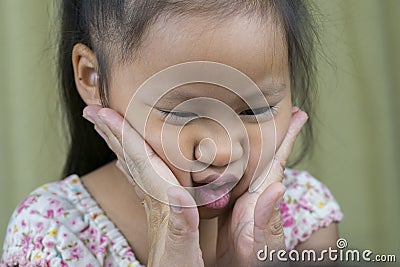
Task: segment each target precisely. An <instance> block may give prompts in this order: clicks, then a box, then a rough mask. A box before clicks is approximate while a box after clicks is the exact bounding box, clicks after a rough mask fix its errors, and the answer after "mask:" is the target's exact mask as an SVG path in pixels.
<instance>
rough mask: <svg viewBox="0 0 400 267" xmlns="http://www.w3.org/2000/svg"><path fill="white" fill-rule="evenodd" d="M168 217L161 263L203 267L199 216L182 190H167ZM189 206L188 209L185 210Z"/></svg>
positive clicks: (175, 188) (190, 199) (188, 196)
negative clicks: (168, 202)
mask: <svg viewBox="0 0 400 267" xmlns="http://www.w3.org/2000/svg"><path fill="white" fill-rule="evenodd" d="M168 198H169V201H170V211H171V212H170V215H169V221H168V231H167V238H166V243H165V252H164V258H163V259H162V261H163V262H168V263H171V264H176V263H177V262H179V264H180V265H181V266H201V265H203V260H202V255H201V250H200V239H199V230H198V229H199V214H198V210H197V208H196V207H193V206H195V205H196V203H195V201H194V199H193V198H192V196H191V195H190V194H189V193H188V192H187V191H186V190H184V189H182V188H179V187H172V188H170V189H169V190H168ZM188 206H189V208H187V207H188Z"/></svg>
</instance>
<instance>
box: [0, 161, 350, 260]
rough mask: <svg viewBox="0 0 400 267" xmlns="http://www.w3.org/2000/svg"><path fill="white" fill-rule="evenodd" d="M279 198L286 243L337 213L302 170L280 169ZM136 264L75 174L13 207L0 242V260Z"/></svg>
mask: <svg viewBox="0 0 400 267" xmlns="http://www.w3.org/2000/svg"><path fill="white" fill-rule="evenodd" d="M284 184H285V185H286V187H287V191H286V193H285V196H284V199H283V201H282V203H281V214H282V220H283V226H284V233H285V241H286V247H287V249H288V250H289V249H293V248H294V247H295V246H296V245H297V244H298V243H299V242H303V241H305V240H307V239H308V238H309V237H310V236H311V234H312V233H313V232H314V231H315V230H317V229H318V228H320V227H325V226H327V225H329V224H330V223H332V222H335V221H340V220H342V218H343V214H342V213H341V211H340V208H339V205H338V204H337V202H336V200H335V199H334V198H333V196H332V195H331V193H330V192H329V190H328V189H327V188H326V187H325V186H324V185H323V184H322V183H321V182H319V181H318V180H316V179H315V178H314V177H312V176H311V175H310V174H308V173H307V172H304V171H303V172H298V171H295V170H291V169H286V171H285V179H284ZM14 265H19V266H85V267H95V266H110V267H111V266H129V267H132V266H142V265H141V264H140V263H139V262H138V261H137V260H136V258H135V254H134V252H133V251H132V249H131V248H130V246H129V245H128V242H127V240H126V239H125V238H124V236H123V235H122V234H121V233H120V231H119V230H118V229H117V228H116V226H115V225H114V224H113V223H112V222H111V220H110V219H109V218H107V217H106V215H105V213H104V211H103V210H102V209H101V208H100V207H99V205H98V204H97V203H96V201H95V200H94V199H93V198H92V197H91V195H90V194H89V192H88V191H86V189H85V188H84V186H83V184H82V183H81V182H80V179H79V177H78V176H77V175H76V174H73V175H70V176H68V177H67V178H65V179H64V180H62V181H57V182H53V183H49V184H45V185H43V186H41V187H39V188H38V189H36V190H35V191H33V192H32V193H31V194H30V195H29V196H28V197H27V198H26V199H25V200H24V201H22V202H21V204H20V205H19V206H18V207H17V208H16V209H15V211H14V213H13V215H12V216H11V218H10V221H9V224H8V227H7V235H6V238H5V241H4V244H3V256H2V259H1V262H0V267H5V266H14Z"/></svg>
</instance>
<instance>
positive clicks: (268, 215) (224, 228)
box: [217, 107, 308, 266]
mask: <svg viewBox="0 0 400 267" xmlns="http://www.w3.org/2000/svg"><path fill="white" fill-rule="evenodd" d="M307 119H308V116H307V114H306V113H305V112H303V111H301V110H299V108H297V107H294V108H293V109H292V119H291V122H290V126H289V129H288V131H287V133H286V136H285V137H284V140H283V141H282V143H281V145H280V146H279V149H278V150H277V152H276V154H275V156H274V158H273V162H272V166H271V169H270V172H269V173H268V176H267V178H266V179H264V181H263V183H262V184H261V185H259V186H256V188H254V183H253V185H250V188H249V191H250V192H246V193H244V194H243V195H242V196H241V197H240V198H238V199H237V201H236V203H235V205H234V208H233V210H232V212H231V213H229V214H227V215H224V216H221V217H220V218H219V220H218V225H219V226H218V227H219V229H218V242H217V261H218V266H271V265H274V264H282V263H279V262H277V259H274V261H273V262H271V259H269V257H267V259H266V260H267V262H265V261H260V260H259V259H258V258H257V253H259V251H260V250H262V251H264V249H265V246H267V248H268V251H271V250H275V251H279V250H281V249H282V250H286V246H285V239H284V234H283V225H282V219H281V215H280V202H281V199H282V197H283V194H284V192H285V190H286V188H285V186H284V185H283V184H282V179H283V177H284V169H285V165H286V161H287V159H288V157H289V155H290V152H291V150H292V148H293V144H294V142H295V140H296V137H297V135H298V134H299V132H300V130H301V128H302V127H303V125H304V124H305V122H306V121H307ZM263 175H266V174H263ZM257 181H259V179H258V180H256V181H255V182H257ZM260 256H265V255H264V254H262V255H260ZM268 261H269V262H268ZM279 266H280V265H279Z"/></svg>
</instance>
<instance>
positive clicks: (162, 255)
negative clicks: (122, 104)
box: [83, 105, 204, 266]
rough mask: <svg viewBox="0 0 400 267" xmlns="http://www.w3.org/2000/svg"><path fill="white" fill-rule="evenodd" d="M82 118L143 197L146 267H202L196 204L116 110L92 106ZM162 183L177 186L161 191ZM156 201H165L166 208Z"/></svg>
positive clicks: (85, 111) (162, 188)
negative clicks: (90, 124) (92, 128)
mask: <svg viewBox="0 0 400 267" xmlns="http://www.w3.org/2000/svg"><path fill="white" fill-rule="evenodd" d="M83 116H84V117H85V118H86V119H88V120H89V121H91V122H92V123H93V124H94V125H95V126H94V127H95V129H96V130H97V132H98V133H99V134H100V136H102V137H103V139H104V140H105V141H106V142H107V144H108V146H109V147H110V149H111V150H112V151H113V152H114V153H115V154H116V155H117V157H118V163H117V164H116V165H117V167H118V168H119V169H120V170H121V171H122V172H123V173H124V174H125V176H126V177H127V178H128V179H129V181H130V182H131V183H132V184H133V185H134V186H135V190H136V192H137V194H138V196H139V198H141V199H143V202H142V203H143V204H144V207H145V210H146V214H147V222H148V228H149V241H150V252H149V257H148V266H176V264H177V263H179V266H204V262H203V259H202V253H201V250H200V243H199V230H198V226H199V214H198V210H197V207H196V204H195V201H194V199H193V198H192V197H191V195H190V194H189V193H188V192H187V191H186V190H184V189H183V188H181V187H179V186H178V185H179V183H178V181H177V179H176V178H175V176H174V175H173V173H172V172H171V170H170V169H169V168H168V167H167V165H166V164H165V163H164V162H163V161H162V160H161V159H160V158H159V157H158V156H157V155H156V153H155V152H154V151H153V150H152V148H151V147H150V146H149V145H148V144H147V143H146V142H145V140H144V139H143V138H142V137H141V136H140V134H139V133H138V132H137V131H136V130H135V129H133V127H131V125H130V124H129V122H128V121H126V120H125V121H124V118H123V117H122V116H121V115H120V114H119V113H118V112H116V111H114V110H112V109H109V108H101V107H100V106H95V105H91V106H87V107H86V108H85V109H84V111H83ZM122 132H124V143H123V142H122V141H123V140H122ZM123 144H124V145H125V146H124V151H125V155H124V151H123V149H122V145H123ZM160 175H161V176H162V178H161V177H160ZM133 177H134V178H135V179H133ZM161 179H166V180H167V181H168V182H169V183H170V184H175V185H177V186H170V187H169V188H166V187H160V181H161ZM167 184H168V183H167ZM142 189H145V190H146V191H147V192H157V196H151V195H149V194H147V193H145V192H144V191H143V190H142ZM160 199H168V200H169V203H170V205H168V204H166V203H164V202H163V201H160Z"/></svg>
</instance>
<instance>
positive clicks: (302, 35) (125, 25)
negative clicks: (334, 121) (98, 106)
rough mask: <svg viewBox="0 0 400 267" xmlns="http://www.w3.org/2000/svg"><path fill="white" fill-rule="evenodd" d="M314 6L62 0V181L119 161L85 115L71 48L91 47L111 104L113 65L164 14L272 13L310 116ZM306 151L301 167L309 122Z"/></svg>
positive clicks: (298, 99) (257, 0)
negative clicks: (65, 150) (64, 132)
mask: <svg viewBox="0 0 400 267" xmlns="http://www.w3.org/2000/svg"><path fill="white" fill-rule="evenodd" d="M310 11H311V7H310V3H309V2H308V1H307V2H306V1H300V0H297V1H293V0H275V1H273V0H247V1H246V0H240V1H239V0H237V1H232V0H218V1H214V0H198V1H193V0H152V1H147V0H110V1H105V0H85V1H83V0H80V1H78V0H64V1H61V6H60V12H61V32H60V38H59V44H58V71H59V79H60V87H61V100H62V105H63V109H64V112H63V115H64V116H65V120H66V122H67V127H68V133H69V135H68V140H67V141H68V146H69V147H68V155H67V160H66V163H65V166H64V169H63V173H62V177H63V178H64V177H66V176H67V175H69V174H72V173H76V174H78V175H84V174H86V173H88V172H90V171H92V170H94V169H96V168H98V167H100V166H102V165H104V164H106V163H108V162H110V161H112V160H113V159H115V158H116V156H115V154H114V153H113V152H112V151H111V150H110V149H109V148H108V146H107V145H106V143H105V142H104V141H103V140H102V139H101V138H100V137H99V136H98V134H97V133H96V132H95V131H94V129H93V125H92V124H91V123H89V122H88V121H87V120H85V119H84V118H83V117H82V110H83V108H84V107H85V103H84V102H83V100H82V99H81V97H80V95H79V93H78V91H77V89H76V85H75V81H74V72H73V66H72V61H71V58H72V49H73V46H74V45H75V44H77V43H82V44H85V45H86V46H88V47H89V48H90V49H92V50H93V51H94V53H95V55H96V57H97V61H98V68H99V69H98V70H97V71H98V73H99V85H100V97H101V101H102V104H103V106H105V107H107V106H108V94H107V86H108V83H109V78H110V77H109V76H110V68H109V65H110V63H111V62H112V61H113V60H115V59H116V58H118V59H119V60H129V58H128V57H127V56H125V55H132V54H134V53H133V52H134V51H135V50H136V49H139V47H140V43H141V41H142V39H143V36H144V34H145V33H146V30H147V29H148V28H149V26H151V25H152V24H153V23H155V22H156V21H157V19H158V18H159V17H160V16H161V15H163V16H168V15H171V16H172V15H180V16H182V17H184V16H185V15H189V14H193V13H195V14H199V15H207V16H211V15H213V16H214V17H216V18H221V19H222V18H224V17H227V16H229V15H239V14H252V15H254V14H257V15H261V16H268V15H271V16H273V17H274V18H275V20H277V21H279V22H280V23H281V26H282V27H283V29H284V30H285V37H286V43H287V47H288V56H289V68H290V75H291V84H292V100H293V103H294V104H295V105H298V106H299V107H300V108H302V109H303V110H304V111H306V112H307V113H308V114H309V116H310V119H311V117H312V115H311V114H312V102H313V98H314V91H313V88H314V71H315V65H314V61H315V59H314V58H315V53H314V51H315V45H314V44H315V41H316V40H317V38H316V37H317V35H316V25H315V23H314V20H313V18H312V14H311V12H310ZM302 135H303V137H305V138H303V142H302V148H301V150H300V151H301V152H300V154H299V155H297V159H296V160H295V161H294V162H292V163H291V166H293V165H295V164H297V163H298V162H299V161H300V160H301V159H302V158H303V157H304V156H305V155H306V152H307V151H309V150H310V148H311V146H312V139H313V131H312V125H311V120H309V121H308V123H307V124H306V126H305V127H304V128H303V130H302Z"/></svg>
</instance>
